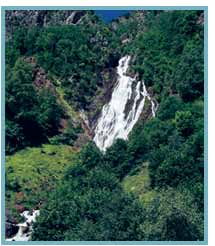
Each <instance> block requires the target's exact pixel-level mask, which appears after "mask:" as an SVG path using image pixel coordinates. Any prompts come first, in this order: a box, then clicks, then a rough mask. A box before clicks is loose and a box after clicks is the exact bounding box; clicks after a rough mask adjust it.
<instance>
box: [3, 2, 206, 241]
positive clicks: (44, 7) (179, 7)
mask: <svg viewBox="0 0 215 246" xmlns="http://www.w3.org/2000/svg"><path fill="white" fill-rule="evenodd" d="M6 10H202V11H204V241H27V242H23V241H14V242H11V241H10V242H9V241H6V240H5V11H6ZM1 49H2V56H1V67H2V70H1V97H2V102H1V131H2V132H1V143H2V148H1V185H2V193H1V194H2V201H1V218H2V220H1V244H2V245H74V244H75V245H99V244H102V245H133V244H134V245H207V244H208V7H207V6H116V7H112V6H97V7H95V6H79V7H78V6H2V7H1Z"/></svg>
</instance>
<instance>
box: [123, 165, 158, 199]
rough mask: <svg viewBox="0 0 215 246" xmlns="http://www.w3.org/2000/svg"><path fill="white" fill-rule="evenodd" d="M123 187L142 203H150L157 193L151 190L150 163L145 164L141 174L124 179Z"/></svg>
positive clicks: (140, 171)
mask: <svg viewBox="0 0 215 246" xmlns="http://www.w3.org/2000/svg"><path fill="white" fill-rule="evenodd" d="M122 186H123V188H124V190H125V191H126V192H132V193H134V194H135V195H136V196H138V197H139V199H140V201H141V202H142V203H145V202H150V201H152V199H153V198H154V197H155V195H156V191H154V190H152V189H151V188H150V177H149V170H148V163H147V162H145V163H144V164H143V166H142V168H141V169H140V170H139V172H137V173H135V174H134V175H128V176H126V177H125V178H124V180H123V182H122Z"/></svg>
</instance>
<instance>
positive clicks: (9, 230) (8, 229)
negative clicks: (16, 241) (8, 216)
mask: <svg viewBox="0 0 215 246" xmlns="http://www.w3.org/2000/svg"><path fill="white" fill-rule="evenodd" d="M18 230H19V227H18V226H16V225H14V224H11V223H8V222H6V223H5V236H6V237H7V238H10V237H13V236H14V235H15V234H16V233H17V232H18Z"/></svg>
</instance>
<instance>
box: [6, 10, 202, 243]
mask: <svg viewBox="0 0 215 246" xmlns="http://www.w3.org/2000/svg"><path fill="white" fill-rule="evenodd" d="M88 14H89V16H88V21H89V23H87V22H83V23H81V24H80V25H62V26H49V27H43V28H41V27H32V28H26V29H24V28H22V29H19V28H17V30H16V31H14V35H13V38H12V39H11V40H9V41H8V43H7V45H6V68H7V70H6V152H7V154H13V153H15V152H16V151H17V150H20V149H23V148H26V147H27V148H26V149H24V150H21V151H19V152H17V153H15V154H13V155H11V156H8V157H7V164H6V174H7V176H6V201H7V207H8V208H9V209H10V211H13V209H14V206H15V205H16V204H18V205H23V206H24V207H26V208H28V209H30V208H32V207H34V206H37V205H38V203H40V202H41V207H40V211H41V215H40V216H39V217H38V220H37V222H36V223H35V225H34V231H33V235H32V240H35V241H37V240H44V241H53V240H54V241H58V240H59V241H64V240H98V241H100V240H112V241H114V240H119V241H120V240H128V241H133V240H157V241H159V240H163V241H169V240H170V241H171V240H173V241H175V240H176V241H197V240H203V239H204V233H203V232H204V226H203V225H204V223H203V222H204V71H203V70H204V61H203V51H204V49H203V44H204V36H203V34H204V30H203V29H204V26H203V25H202V23H201V21H199V20H200V19H201V18H200V17H201V16H202V11H145V12H144V15H141V13H138V12H134V13H132V14H131V15H129V16H127V17H126V18H125V19H124V20H121V21H118V22H117V21H116V22H114V23H111V24H110V25H109V26H108V25H105V24H104V23H103V22H102V21H101V20H99V19H98V18H97V17H96V16H95V15H94V14H93V13H92V12H90V13H88ZM125 40H126V41H125ZM123 42H124V43H123ZM124 54H130V55H131V56H132V58H133V59H132V64H131V69H130V73H133V74H137V76H138V77H139V79H140V80H144V82H145V84H146V86H147V90H148V91H149V92H150V94H151V95H152V97H153V98H154V99H155V100H156V101H157V102H158V103H159V107H158V110H157V112H156V117H155V118H152V119H149V120H147V121H146V120H144V119H140V120H139V121H138V123H137V124H136V126H135V127H134V129H133V130H132V132H131V134H130V136H129V139H128V141H124V140H120V139H118V140H117V141H115V143H114V144H113V145H112V146H111V147H110V148H109V149H107V151H106V153H101V152H100V151H99V149H98V148H97V147H96V146H95V145H94V144H93V143H91V142H90V143H89V144H88V145H86V146H85V147H83V148H82V149H81V150H80V152H79V153H75V152H74V150H73V149H72V148H71V147H69V146H66V145H73V144H74V141H75V140H76V138H77V136H78V134H79V133H80V132H81V131H82V129H81V127H80V125H79V124H78V117H77V114H76V113H75V110H81V109H85V110H89V105H90V103H91V102H92V101H93V100H94V98H95V96H96V94H97V93H98V92H99V91H101V89H102V82H101V74H102V72H104V70H105V72H106V73H107V71H108V69H110V68H111V69H112V68H113V67H115V66H116V64H117V62H118V58H119V57H121V56H123V55H124ZM26 57H33V58H34V59H35V61H36V64H38V65H39V66H40V67H42V68H43V69H44V71H45V73H46V74H48V75H49V78H52V79H51V80H52V85H53V88H54V90H52V89H51V88H47V87H42V88H40V89H39V88H37V86H36V85H35V83H34V79H35V78H34V71H33V70H34V69H33V66H32V64H30V63H29V62H27V60H26ZM107 74H108V73H107ZM53 78H54V79H53ZM53 81H54V82H53ZM99 106H100V105H99ZM64 118H66V120H67V126H64V127H63V129H62V126H61V124H60V122H61V120H62V119H64ZM143 118H144V117H143ZM74 123H75V124H74ZM43 143H50V144H52V145H42V147H37V148H29V147H32V146H41V144H43ZM64 144H66V145H64Z"/></svg>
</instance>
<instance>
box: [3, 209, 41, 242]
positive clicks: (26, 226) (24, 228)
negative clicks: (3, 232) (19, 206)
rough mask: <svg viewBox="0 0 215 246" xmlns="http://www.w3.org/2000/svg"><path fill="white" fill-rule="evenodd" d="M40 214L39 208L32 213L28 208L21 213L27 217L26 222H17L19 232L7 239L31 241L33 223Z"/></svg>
mask: <svg viewBox="0 0 215 246" xmlns="http://www.w3.org/2000/svg"><path fill="white" fill-rule="evenodd" d="M39 214H40V211H39V210H34V211H33V213H32V214H31V213H30V212H29V211H27V210H26V211H24V212H23V213H21V214H20V215H21V216H22V217H23V218H24V219H25V222H23V223H19V224H17V225H16V226H18V227H19V229H18V232H17V233H16V235H15V236H13V237H12V238H7V239H6V241H29V239H30V237H31V234H32V230H33V229H32V225H33V223H34V222H35V221H36V217H37V216H39Z"/></svg>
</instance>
